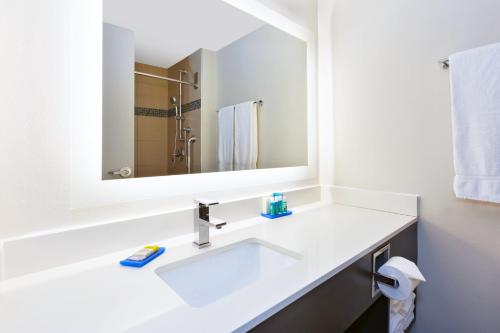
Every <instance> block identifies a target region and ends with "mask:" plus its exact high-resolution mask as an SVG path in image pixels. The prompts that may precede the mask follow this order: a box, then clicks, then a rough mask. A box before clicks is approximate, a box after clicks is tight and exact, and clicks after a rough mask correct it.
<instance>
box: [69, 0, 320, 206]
mask: <svg viewBox="0 0 500 333" xmlns="http://www.w3.org/2000/svg"><path fill="white" fill-rule="evenodd" d="M221 1H224V2H226V3H228V4H229V5H232V6H234V7H236V8H238V9H240V10H242V11H244V12H246V13H248V14H249V15H252V16H255V17H256V18H258V19H260V20H262V21H264V22H266V23H268V24H270V25H272V26H274V27H276V28H278V29H281V30H283V31H285V32H287V33H289V34H291V35H293V36H295V37H297V38H299V39H301V40H303V41H305V42H306V44H307V136H308V144H307V147H308V165H307V166H299V167H285V168H272V169H258V170H247V171H230V172H213V173H202V174H191V175H174V176H160V177H146V178H129V179H117V180H112V181H108V180H102V22H103V6H102V0H91V1H77V4H76V5H75V8H74V11H73V13H72V15H71V17H70V20H71V25H72V30H71V32H70V35H71V36H70V37H71V51H70V57H71V59H70V63H71V64H70V66H71V78H70V82H71V88H70V89H71V105H70V109H71V117H72V121H71V123H72V128H71V133H72V134H71V208H72V209H82V208H90V207H99V206H107V205H115V204H120V203H127V202H134V201H138V200H147V199H160V198H167V197H172V196H185V195H189V194H193V195H194V194H195V193H203V192H209V191H223V190H231V189H233V190H234V189H237V188H242V187H255V186H260V185H262V186H264V185H269V184H273V183H286V182H296V181H304V180H316V179H318V149H317V147H318V124H317V119H318V111H317V86H316V77H317V71H316V45H315V36H314V33H313V32H311V31H309V30H307V29H306V28H304V27H302V26H300V25H298V24H296V23H294V22H293V21H291V20H290V19H288V18H286V17H284V16H283V15H281V14H279V13H277V12H275V11H274V10H272V9H270V8H269V7H267V6H265V5H263V4H262V3H260V2H259V1H257V0H221ZM291 149H293V147H291Z"/></svg>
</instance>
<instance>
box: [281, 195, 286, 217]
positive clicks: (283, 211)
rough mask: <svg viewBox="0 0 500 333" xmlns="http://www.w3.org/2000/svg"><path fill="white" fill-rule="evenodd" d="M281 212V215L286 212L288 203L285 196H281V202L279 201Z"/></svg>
mask: <svg viewBox="0 0 500 333" xmlns="http://www.w3.org/2000/svg"><path fill="white" fill-rule="evenodd" d="M281 212H282V213H286V212H288V202H287V200H286V197H285V196H283V200H281Z"/></svg>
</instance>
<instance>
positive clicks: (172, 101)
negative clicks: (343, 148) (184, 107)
mask: <svg viewBox="0 0 500 333" xmlns="http://www.w3.org/2000/svg"><path fill="white" fill-rule="evenodd" d="M170 103H172V104H173V105H177V98H175V96H172V97H170Z"/></svg>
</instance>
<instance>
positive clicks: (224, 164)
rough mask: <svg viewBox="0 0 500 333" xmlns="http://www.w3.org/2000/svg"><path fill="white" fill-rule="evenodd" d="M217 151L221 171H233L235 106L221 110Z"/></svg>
mask: <svg viewBox="0 0 500 333" xmlns="http://www.w3.org/2000/svg"><path fill="white" fill-rule="evenodd" d="M217 150H218V152H217V153H218V160H217V163H218V169H219V171H232V170H233V158H234V106H227V107H224V108H222V109H220V110H219V114H218V149H217Z"/></svg>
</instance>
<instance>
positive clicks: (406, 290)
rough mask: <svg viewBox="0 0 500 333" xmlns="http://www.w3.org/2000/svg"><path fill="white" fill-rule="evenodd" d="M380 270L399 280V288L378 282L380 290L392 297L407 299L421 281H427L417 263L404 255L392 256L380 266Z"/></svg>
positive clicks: (381, 272)
mask: <svg viewBox="0 0 500 333" xmlns="http://www.w3.org/2000/svg"><path fill="white" fill-rule="evenodd" d="M378 272H379V273H380V274H383V275H386V276H389V277H391V278H393V279H396V280H398V282H399V287H398V288H392V287H390V286H388V285H386V284H383V283H379V282H378V287H379V288H380V291H381V292H382V293H383V294H384V295H385V296H387V297H388V298H390V299H395V300H400V301H402V300H405V299H407V298H408V297H410V296H411V294H412V292H413V290H415V288H416V287H417V286H418V285H419V283H420V282H422V281H424V282H425V278H424V276H423V275H422V273H421V272H420V270H419V269H418V267H417V265H415V263H413V262H411V261H410V260H408V259H405V258H403V257H392V258H391V259H389V260H388V261H387V262H386V263H385V264H384V265H382V267H380V268H379V270H378Z"/></svg>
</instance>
